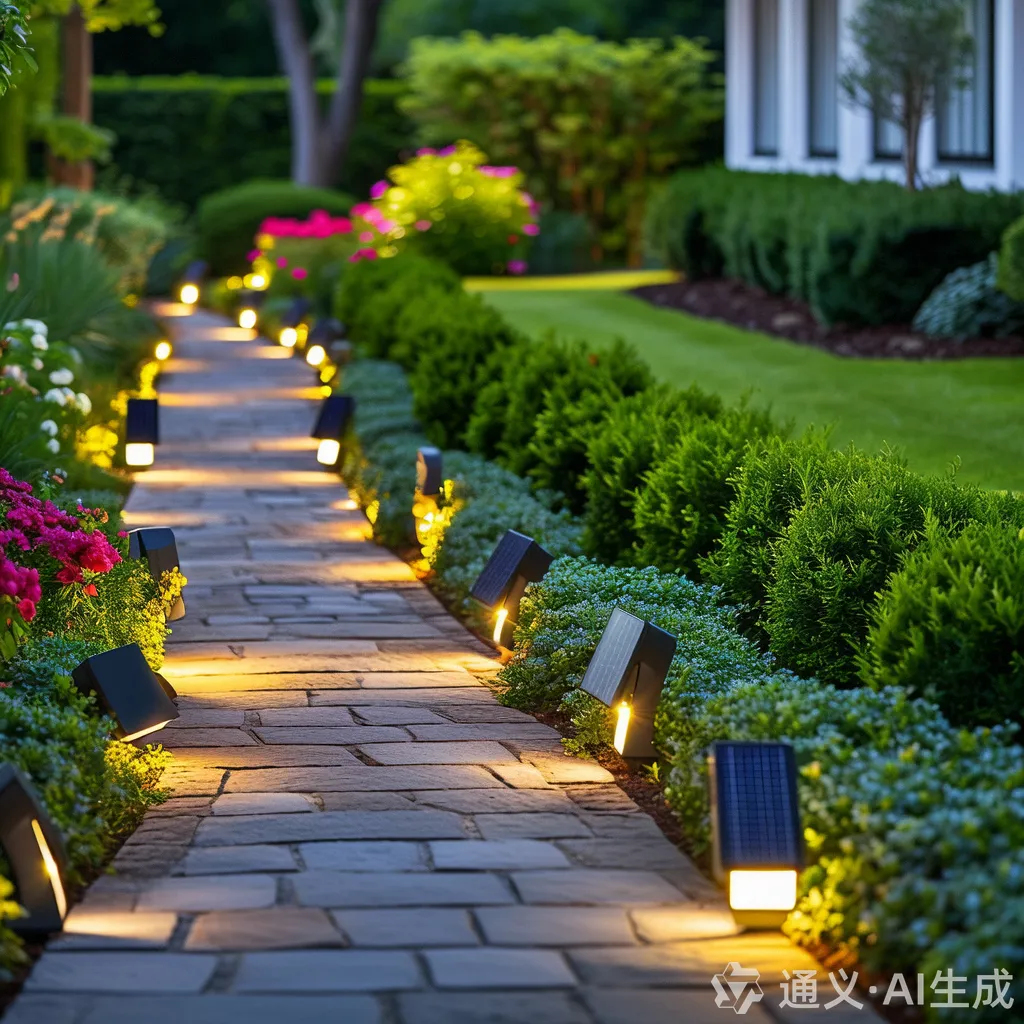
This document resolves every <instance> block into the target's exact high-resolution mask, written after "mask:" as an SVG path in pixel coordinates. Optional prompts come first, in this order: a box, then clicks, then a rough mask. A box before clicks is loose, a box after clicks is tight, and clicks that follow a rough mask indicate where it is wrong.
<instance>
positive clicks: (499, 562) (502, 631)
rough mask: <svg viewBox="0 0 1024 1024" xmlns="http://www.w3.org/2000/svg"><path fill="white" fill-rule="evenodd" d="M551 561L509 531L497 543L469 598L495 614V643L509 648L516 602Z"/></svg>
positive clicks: (527, 540)
mask: <svg viewBox="0 0 1024 1024" xmlns="http://www.w3.org/2000/svg"><path fill="white" fill-rule="evenodd" d="M552 561H553V557H552V556H551V555H549V554H548V552H546V551H545V550H544V549H543V548H542V547H541V546H540V545H539V544H538V543H537V542H536V541H535V540H534V539H533V538H532V537H527V536H526V535H525V534H522V533H517V532H516V531H515V530H508V531H506V533H505V536H504V537H502V538H501V540H500V541H498V546H497V547H496V548H495V549H494V551H493V552H492V553H491V557H490V558H489V559H488V560H487V564H486V565H485V566H484V568H483V571H482V572H481V573H480V575H479V576H478V577H477V579H476V582H475V583H474V584H473V588H472V590H470V592H469V596H470V597H472V598H473V599H474V600H476V601H479V602H480V603H481V604H482V605H484V607H486V608H490V609H491V610H492V611H494V614H495V619H494V642H495V643H496V644H500V645H501V646H502V647H505V648H511V646H512V634H513V632H514V630H515V624H516V620H517V618H518V617H519V602H520V601H521V600H522V598H523V593H524V592H525V591H526V585H527V584H528V583H537V582H538V581H539V580H542V579H543V578H544V573H546V572H547V571H548V568H549V567H550V565H551V562H552Z"/></svg>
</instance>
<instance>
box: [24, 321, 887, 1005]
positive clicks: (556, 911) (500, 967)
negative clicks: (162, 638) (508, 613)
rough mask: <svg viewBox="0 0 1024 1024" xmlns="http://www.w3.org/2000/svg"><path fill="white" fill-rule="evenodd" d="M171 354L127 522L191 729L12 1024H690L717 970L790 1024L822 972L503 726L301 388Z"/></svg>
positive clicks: (272, 361) (624, 801) (456, 628)
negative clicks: (160, 536)
mask: <svg viewBox="0 0 1024 1024" xmlns="http://www.w3.org/2000/svg"><path fill="white" fill-rule="evenodd" d="M174 324H175V334H176V338H175V358H174V359H173V361H172V362H171V363H170V365H169V367H168V372H167V373H166V374H165V376H164V377H163V379H162V380H161V382H160V390H161V416H162V428H163V438H164V443H163V444H162V445H161V447H160V448H159V450H158V458H157V463H156V467H155V468H154V469H152V470H151V471H149V472H146V473H145V474H143V475H141V476H140V477H139V482H138V483H137V485H136V487H135V489H134V491H133V493H132V496H131V500H130V502H129V504H128V519H129V522H130V524H131V525H132V526H143V525H149V526H170V527H172V528H173V529H174V530H175V533H176V535H177V538H178V544H179V549H180V553H181V556H182V563H183V566H182V567H183V570H184V571H185V573H186V575H187V576H188V578H189V581H190V582H189V586H188V589H187V591H186V601H187V607H188V616H187V618H186V619H185V620H183V621H182V622H180V623H178V624H176V626H175V628H174V635H173V637H172V638H171V641H170V643H169V645H168V659H167V667H166V670H165V673H166V675H167V677H168V678H169V679H170V680H171V682H172V683H173V684H174V686H175V687H176V688H177V690H178V692H179V695H180V697H179V702H178V703H179V707H180V709H181V718H180V720H179V721H177V722H175V723H173V726H172V727H169V728H167V729H165V730H164V731H163V732H162V733H160V734H157V735H156V736H155V737H154V739H155V740H159V741H161V742H163V743H164V744H165V745H166V746H167V747H170V748H172V749H173V751H174V754H175V764H174V767H173V769H172V770H171V772H170V773H169V776H168V778H167V782H168V783H169V785H170V786H171V788H172V790H173V797H172V799H170V800H169V801H168V802H167V803H166V804H164V805H163V806H161V807H159V808H156V809H154V810H153V811H151V812H150V813H149V814H148V815H147V817H146V820H145V821H144V822H143V824H142V827H141V828H140V829H139V830H138V832H136V833H135V835H134V836H132V837H131V839H129V840H128V842H127V843H126V844H125V846H124V847H123V848H122V850H121V851H120V853H119V854H118V856H117V858H116V860H115V861H114V869H115V870H114V872H113V873H112V874H109V875H107V876H104V877H103V878H101V879H100V880H98V881H97V882H95V883H94V884H93V885H92V887H91V888H90V889H89V891H88V892H87V894H86V895H85V898H84V899H83V900H82V902H81V903H80V904H79V905H78V906H77V907H75V908H74V910H73V912H72V914H71V915H70V917H69V919H68V922H67V927H66V931H65V933H64V935H63V936H62V937H60V938H57V939H55V940H54V941H53V942H51V944H50V946H49V948H48V950H47V952H46V953H45V954H44V955H43V957H42V959H40V960H39V962H38V963H37V964H36V967H35V969H34V971H33V972H32V974H31V976H30V977H29V979H28V981H27V983H26V985H25V988H24V992H23V994H22V995H21V997H20V998H19V999H18V1000H17V1002H16V1003H15V1004H14V1006H13V1007H12V1008H11V1010H10V1011H9V1012H8V1014H7V1016H6V1018H5V1019H6V1020H7V1021H8V1022H9V1024H27V1022H33V1024H36V1022H46V1024H121V1022H129V1021H131V1022H132V1024H136V1022H138V1021H144V1022H145V1024H171V1022H174V1024H180V1022H187V1024H233V1022H235V1021H246V1022H249V1024H263V1022H278V1021H280V1022H288V1024H313V1022H316V1024H323V1022H329V1024H477V1022H484V1021H488V1022H508V1024H512V1022H515V1024H519V1022H529V1024H636V1022H644V1024H669V1022H671V1024H679V1022H689V1024H701V1022H704V1021H712V1020H714V1021H720V1020H723V1019H729V1018H728V1017H724V1016H723V1015H724V1014H728V1013H730V1011H729V1010H723V1009H719V1008H717V1007H716V1006H715V1002H714V992H713V989H712V986H711V977H712V975H713V974H715V973H717V972H720V971H721V970H722V969H723V968H724V967H725V965H726V964H727V963H729V962H730V961H739V962H741V963H742V964H743V966H745V967H757V968H759V969H760V970H761V984H762V986H763V988H764V994H765V995H764V999H763V1001H762V1002H761V1003H760V1004H754V1005H752V1006H751V1008H750V1011H749V1012H748V1013H747V1014H746V1015H745V1019H746V1020H748V1021H752V1022H755V1024H756V1022H761V1024H763V1022H765V1021H768V1020H770V1019H772V1016H771V1015H774V1017H775V1018H778V1019H787V1018H784V1017H781V1016H780V1014H781V1011H780V1010H779V1009H778V1003H779V1001H780V999H781V990H780V988H779V981H780V980H781V972H782V970H783V969H789V970H793V969H799V968H810V969H814V968H816V967H817V965H816V964H815V963H814V962H813V961H811V960H810V959H809V958H808V957H807V956H806V955H805V954H803V953H801V952H799V951H798V950H796V949H795V948H793V947H792V946H790V945H789V944H788V943H787V942H786V941H785V940H784V939H782V937H781V936H778V935H765V936H752V937H749V936H744V937H735V936H730V934H729V926H730V924H731V921H730V919H729V918H728V915H727V913H726V912H725V911H724V909H723V906H722V903H721V896H720V894H719V893H718V891H717V890H716V889H715V888H714V887H712V886H711V885H710V884H709V883H708V882H707V881H706V880H705V879H704V877H703V876H702V875H701V874H700V873H699V872H698V870H697V869H696V868H695V867H694V865H693V864H692V863H691V862H690V861H689V860H688V859H687V858H686V857H684V856H683V855H682V854H680V853H679V851H678V850H677V849H676V848H675V847H674V846H673V845H672V844H671V843H669V842H668V841H667V840H666V839H665V838H664V837H663V836H662V834H661V832H660V831H659V829H658V827H657V826H656V825H655V823H654V822H653V821H652V820H651V819H650V818H649V817H648V816H647V815H645V814H643V813H642V812H641V811H640V810H639V809H638V808H637V806H636V805H635V804H634V803H633V802H632V801H631V800H630V799H629V798H628V797H627V796H626V795H625V794H624V793H623V792H622V791H621V790H620V789H618V787H617V786H616V785H615V784H614V782H613V780H612V777H611V776H610V775H609V774H608V773H607V772H606V771H605V770H604V769H602V768H601V767H600V766H598V765H597V764H595V763H592V762H589V761H583V760H579V759H576V758H571V757H567V756H565V755H564V754H563V752H562V748H561V746H560V744H559V739H558V736H557V734H556V733H555V732H553V731H552V730H551V729H549V728H547V727H546V726H544V725H542V724H540V723H538V722H537V721H535V720H534V719H533V718H532V717H530V716H528V715H525V714H523V713H521V712H518V711H514V710H511V709H508V708H504V707H502V706H501V705H499V704H498V703H497V702H496V700H495V699H494V697H493V696H492V694H491V691H490V690H489V689H488V688H487V687H486V686H485V685H483V684H482V683H481V681H480V677H484V678H485V677H487V676H488V675H491V674H493V673H494V671H495V670H496V667H497V666H496V663H495V660H494V657H493V653H492V652H491V651H490V650H489V649H488V648H486V647H485V646H483V645H482V644H481V643H480V642H479V641H477V640H476V639H475V638H474V637H473V636H472V635H471V634H469V633H468V632H467V631H466V630H464V629H463V628H462V626H461V625H460V624H459V623H458V622H456V621H455V620H454V619H453V618H451V616H449V615H448V614H447V613H446V612H445V611H444V609H443V608H442V607H441V605H440V604H439V603H438V602H437V601H436V600H435V599H434V597H433V596H432V595H431V594H430V592H429V591H428V590H427V588H426V587H424V586H423V585H422V584H420V583H419V582H417V581H416V579H415V578H414V576H413V575H412V573H411V572H410V570H409V568H408V567H407V566H406V565H405V563H403V562H402V561H400V560H399V559H397V558H396V557H395V556H394V555H392V554H391V553H390V552H388V551H386V550H383V549H381V548H379V547H376V546H375V545H374V544H373V543H372V542H371V541H369V540H368V539H367V533H368V527H367V524H366V521H365V519H364V517H363V515H362V513H361V512H359V511H358V510H357V508H356V507H355V504H354V502H352V501H351V500H349V499H348V497H347V495H346V493H345V490H344V487H343V486H342V485H341V484H340V482H339V481H338V478H337V477H336V476H335V475H333V474H332V473H329V472H326V471H324V470H322V469H321V468H320V467H318V466H317V463H316V460H315V442H313V441H311V440H310V439H309V437H308V434H309V430H310V426H311V423H312V420H313V418H314V415H315V406H314V404H313V403H314V401H315V400H316V399H318V398H319V390H318V389H317V388H315V387H313V386H312V383H313V382H312V374H311V373H310V372H308V370H307V367H306V366H305V365H304V364H302V363H301V362H299V361H297V360H291V359H287V358H286V352H285V350H283V349H280V348H277V347H273V346H271V345H269V344H267V343H266V342H254V341H250V340H249V338H248V333H247V332H244V331H239V330H237V329H235V328H231V327H228V326H225V321H224V320H222V319H220V318H216V317H213V316H211V315H208V314H201V313H200V314H196V315H193V316H191V317H189V318H187V319H181V320H177V321H175V322H174ZM823 980H825V979H823ZM829 997H831V995H830V996H829ZM869 1016H870V1014H869V1013H868V1012H865V1013H861V1014H857V1015H856V1019H857V1020H865V1019H867V1018H868V1017H869ZM798 1017H799V1019H800V1020H804V1021H808V1022H812V1021H814V1020H816V1019H819V1018H818V1015H817V1014H816V1012H815V1011H810V1013H809V1014H808V1012H806V1011H804V1012H801V1013H799V1014H798ZM844 1017H845V1015H844V1014H843V1013H842V1012H841V1010H835V1011H831V1012H829V1013H828V1015H827V1017H822V1018H820V1019H824V1020H827V1021H830V1022H833V1024H842V1021H843V1019H844Z"/></svg>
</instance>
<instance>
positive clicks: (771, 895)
mask: <svg viewBox="0 0 1024 1024" xmlns="http://www.w3.org/2000/svg"><path fill="white" fill-rule="evenodd" d="M708 777H709V779H710V788H711V833H712V857H713V868H714V874H715V877H716V878H717V879H718V880H719V881H720V882H721V883H722V884H724V885H725V886H726V888H727V890H728V894H729V906H730V908H731V909H732V913H733V917H734V918H735V919H736V923H737V924H741V925H746V926H748V927H752V928H777V927H779V926H780V925H781V924H782V922H783V921H785V919H786V917H787V916H788V914H789V912H790V911H791V910H792V909H793V908H794V907H795V906H796V895H797V890H796V886H797V875H798V873H799V871H800V869H801V868H802V867H803V861H804V853H803V842H802V831H801V828H800V805H799V803H798V802H797V792H796V759H795V757H794V756H793V748H792V747H791V746H790V745H789V744H788V743H761V742H744V743H739V742H717V743H713V744H712V745H711V751H710V753H709V755H708Z"/></svg>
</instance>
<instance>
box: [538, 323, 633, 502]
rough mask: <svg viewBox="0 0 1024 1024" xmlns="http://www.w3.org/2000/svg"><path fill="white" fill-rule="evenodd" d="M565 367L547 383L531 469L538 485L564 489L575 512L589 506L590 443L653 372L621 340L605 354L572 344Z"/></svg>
mask: <svg viewBox="0 0 1024 1024" xmlns="http://www.w3.org/2000/svg"><path fill="white" fill-rule="evenodd" d="M567 348H568V352H569V355H570V358H569V360H568V361H567V365H566V370H565V372H564V373H563V374H561V375H560V376H557V377H555V378H553V379H551V380H550V381H549V382H546V387H545V389H544V406H543V408H542V409H541V411H540V412H539V413H538V415H537V417H536V419H535V420H534V429H533V437H532V438H531V439H530V443H529V446H528V452H529V461H528V462H527V464H526V472H527V473H528V474H529V476H530V477H531V478H532V479H533V481H534V483H535V484H536V486H538V487H540V488H542V489H544V490H549V491H555V492H561V494H562V495H563V496H564V501H565V504H566V506H567V507H568V508H569V509H570V510H571V511H572V512H574V513H575V514H577V515H579V514H580V513H582V512H583V509H584V507H585V505H586V498H587V496H586V490H585V484H584V478H585V475H586V472H587V468H588V463H587V445H588V444H589V442H590V439H591V437H592V436H593V434H594V432H595V431H596V430H597V429H598V427H599V425H600V424H601V423H602V422H603V421H604V420H605V418H606V417H607V416H608V415H609V413H610V412H611V410H612V408H613V407H614V405H615V403H616V402H617V401H619V400H620V399H622V398H628V397H629V396H630V395H635V394H637V393H639V392H641V391H644V390H645V389H647V388H648V387H650V386H651V383H652V377H651V371H650V369H649V368H648V366H647V364H646V363H645V362H644V361H643V360H642V359H641V358H640V356H639V355H638V354H637V352H636V349H634V348H632V346H630V345H627V344H626V343H625V342H623V341H621V340H616V341H615V343H614V344H613V345H612V346H611V348H609V349H607V350H606V351H604V352H601V353H600V354H598V353H593V352H588V351H587V346H586V345H585V344H584V343H582V342H569V343H567Z"/></svg>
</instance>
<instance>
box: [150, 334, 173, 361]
mask: <svg viewBox="0 0 1024 1024" xmlns="http://www.w3.org/2000/svg"><path fill="white" fill-rule="evenodd" d="M173 351H174V350H173V349H172V348H171V343H170V342H169V341H167V340H166V339H165V340H164V341H158V342H157V343H156V348H154V349H153V355H154V356H155V357H156V358H157V359H159V360H160V362H161V363H162V362H165V361H166V360H168V359H170V358H171V353H172V352H173Z"/></svg>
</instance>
